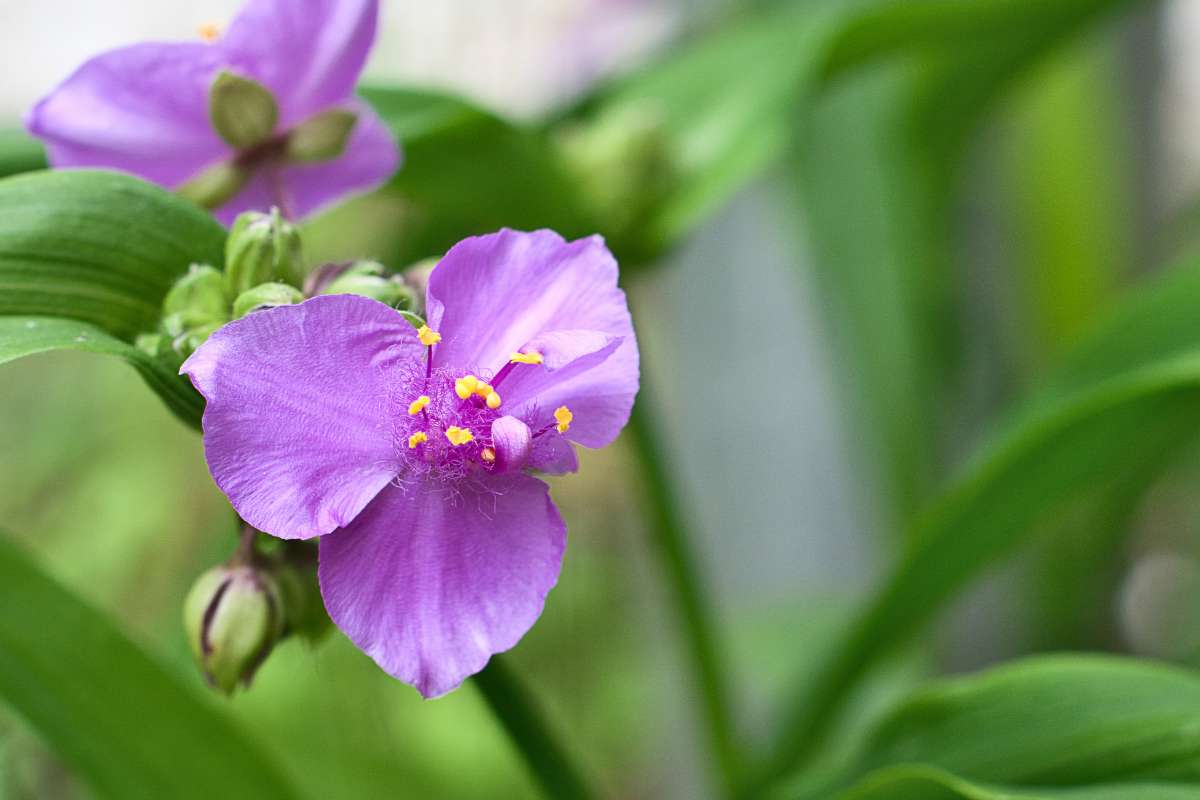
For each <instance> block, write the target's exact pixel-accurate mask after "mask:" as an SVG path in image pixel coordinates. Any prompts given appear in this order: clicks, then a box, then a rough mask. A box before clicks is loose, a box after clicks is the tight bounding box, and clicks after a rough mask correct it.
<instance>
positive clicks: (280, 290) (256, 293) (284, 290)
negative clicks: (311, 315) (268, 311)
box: [233, 283, 304, 319]
mask: <svg viewBox="0 0 1200 800" xmlns="http://www.w3.org/2000/svg"><path fill="white" fill-rule="evenodd" d="M302 302H304V295H303V294H302V293H301V292H300V290H299V289H297V288H296V287H295V286H292V285H291V284H287V283H263V284H260V285H258V286H255V287H254V288H252V289H247V290H246V291H244V292H242V293H241V294H239V295H238V298H237V300H234V301H233V318H234V319H241V318H242V317H244V316H246V315H247V314H249V313H251V312H253V311H262V310H263V309H264V308H274V307H275V306H291V305H295V304H296V303H302Z"/></svg>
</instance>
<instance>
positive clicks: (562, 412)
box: [554, 406, 575, 433]
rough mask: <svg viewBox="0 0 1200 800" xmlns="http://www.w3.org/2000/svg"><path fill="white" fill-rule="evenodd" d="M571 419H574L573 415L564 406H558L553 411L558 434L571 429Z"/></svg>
mask: <svg viewBox="0 0 1200 800" xmlns="http://www.w3.org/2000/svg"><path fill="white" fill-rule="evenodd" d="M573 419H575V415H574V414H572V413H571V409H569V408H567V407H566V406H559V407H558V408H556V409H554V421H555V422H557V423H558V426H557V427H558V432H559V433H566V432H567V429H568V428H570V427H571V420H573Z"/></svg>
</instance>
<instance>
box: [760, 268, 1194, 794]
mask: <svg viewBox="0 0 1200 800" xmlns="http://www.w3.org/2000/svg"><path fill="white" fill-rule="evenodd" d="M1198 304H1200V265H1197V264H1193V265H1191V266H1189V267H1188V268H1186V269H1180V270H1178V271H1175V272H1173V273H1171V274H1170V275H1169V276H1168V278H1167V279H1166V280H1164V281H1161V282H1160V283H1158V284H1157V285H1156V286H1153V287H1151V288H1150V289H1149V290H1148V291H1144V292H1141V293H1138V294H1137V295H1136V296H1134V297H1133V298H1132V299H1131V300H1130V301H1129V302H1128V303H1127V304H1126V305H1125V306H1124V307H1123V308H1122V309H1121V311H1120V312H1119V313H1117V314H1115V315H1114V316H1113V318H1111V319H1110V320H1109V321H1108V323H1107V324H1105V325H1103V326H1102V327H1101V328H1100V329H1098V330H1097V331H1095V332H1094V334H1093V336H1091V337H1090V339H1089V340H1088V341H1087V343H1085V344H1084V345H1083V346H1082V347H1081V348H1080V349H1079V350H1078V351H1077V352H1076V353H1075V354H1074V356H1073V357H1072V358H1071V359H1070V360H1069V361H1068V362H1067V363H1066V364H1065V365H1064V366H1063V368H1062V369H1061V370H1060V371H1059V372H1058V374H1057V375H1056V376H1055V377H1054V378H1053V379H1052V380H1050V381H1048V382H1047V384H1046V385H1045V386H1044V388H1043V389H1042V391H1040V392H1038V393H1037V394H1035V395H1034V396H1033V397H1031V398H1030V400H1029V402H1028V403H1027V404H1026V405H1025V407H1024V408H1023V409H1022V410H1021V411H1020V412H1019V413H1018V414H1016V415H1015V417H1014V419H1013V420H1012V421H1011V423H1010V424H1009V425H1008V426H1007V427H1006V428H1005V429H1004V431H1003V432H1002V434H1001V435H999V436H997V437H996V438H995V439H994V440H993V442H992V444H991V446H989V447H986V448H984V450H983V451H982V452H981V453H980V454H979V456H978V457H977V458H976V459H975V460H974V462H973V463H972V464H971V465H969V466H968V468H967V469H966V470H965V471H964V474H963V475H962V477H961V478H960V479H959V480H957V481H956V482H955V483H954V484H953V485H952V486H951V488H950V489H949V491H947V492H946V493H945V495H944V496H943V497H942V498H941V499H940V500H939V501H938V502H937V503H935V504H934V505H933V506H932V507H930V508H929V509H928V510H927V512H926V513H924V514H923V515H922V516H921V517H920V518H919V519H918V521H917V523H916V525H915V527H914V531H913V536H912V538H911V545H910V547H909V548H908V551H907V552H906V553H905V555H904V557H903V558H902V559H901V560H900V563H899V564H898V565H897V566H896V568H895V569H894V570H893V572H892V573H891V575H890V576H889V577H888V578H887V580H886V581H885V582H884V584H883V586H882V587H881V588H880V589H879V590H878V591H877V592H876V593H875V594H874V595H873V596H872V598H871V600H870V602H869V603H868V605H867V607H866V609H865V611H864V612H863V614H862V616H861V617H860V619H859V621H858V623H857V624H856V625H854V626H853V627H851V628H850V629H849V630H848V631H847V634H846V638H845V640H844V641H843V642H842V643H841V645H840V646H839V647H838V648H837V649H836V650H835V651H834V652H833V653H832V654H831V655H830V658H829V661H828V663H827V665H826V667H825V669H824V670H822V671H821V672H820V674H819V677H818V678H817V679H815V680H813V681H812V682H810V683H808V684H807V685H806V686H805V687H804V688H803V690H802V691H801V692H800V694H798V696H797V697H796V699H795V701H794V704H793V707H792V711H791V717H790V722H789V724H788V725H787V727H786V728H785V730H787V731H789V733H788V735H787V737H786V738H785V739H784V740H783V741H782V743H781V745H780V747H779V750H778V752H777V753H776V755H775V759H776V760H775V762H774V764H773V770H775V771H777V772H776V774H781V773H782V772H783V771H786V770H787V769H788V767H789V766H790V765H791V764H793V763H795V762H796V760H798V759H799V758H800V757H801V756H803V755H805V754H807V753H808V751H809V750H810V748H811V747H813V746H814V745H815V744H816V743H817V742H818V741H819V737H820V736H821V732H822V731H823V730H824V729H825V727H826V726H827V725H828V724H829V723H830V722H831V721H832V719H833V717H834V715H835V713H836V710H837V708H838V706H839V704H840V702H841V699H842V698H843V696H844V695H845V694H846V693H847V692H849V691H850V689H851V688H852V687H853V685H854V683H855V682H856V681H857V680H858V678H859V677H860V676H861V675H862V674H863V673H864V672H865V671H866V670H867V669H869V668H870V667H871V666H873V665H874V664H875V663H877V662H878V661H879V659H880V658H882V657H883V656H884V655H885V654H887V653H888V652H889V651H891V650H892V649H893V648H895V647H896V646H897V645H899V644H901V643H903V642H905V641H907V640H908V639H909V638H910V637H911V636H913V635H914V634H915V633H917V632H918V631H919V630H921V629H922V628H923V627H924V626H925V625H926V624H928V622H929V621H930V620H931V619H932V618H933V616H934V614H935V613H936V612H937V611H938V609H939V608H941V606H942V605H943V604H944V603H945V601H946V600H947V599H949V598H950V597H952V596H953V595H954V593H955V592H956V591H957V590H958V589H960V588H961V587H962V586H964V585H965V584H966V583H967V582H968V581H969V580H970V579H971V578H973V577H974V576H976V575H978V574H979V573H980V572H981V571H982V570H983V569H985V568H986V567H988V566H990V565H992V564H995V563H996V562H997V561H999V560H1000V559H1001V558H1003V557H1004V556H1006V555H1007V554H1009V553H1011V552H1012V550H1013V549H1014V548H1015V547H1016V546H1017V545H1018V544H1020V543H1021V541H1022V540H1023V539H1024V538H1025V537H1026V536H1027V535H1028V534H1030V533H1031V532H1033V531H1035V530H1037V527H1036V523H1037V522H1039V521H1040V520H1044V519H1047V518H1050V517H1052V515H1054V514H1055V513H1056V512H1058V511H1059V510H1060V509H1061V508H1063V507H1064V506H1066V505H1069V504H1070V503H1071V502H1072V501H1073V500H1075V499H1077V498H1079V497H1082V496H1086V494H1087V493H1100V494H1103V493H1104V492H1105V491H1106V490H1107V487H1110V486H1113V485H1117V484H1120V483H1122V482H1124V481H1128V480H1130V479H1131V478H1132V477H1134V476H1139V475H1141V476H1149V475H1153V474H1155V473H1156V472H1159V471H1161V470H1162V469H1163V468H1164V467H1165V466H1166V464H1167V463H1169V460H1170V458H1171V456H1172V455H1174V454H1175V453H1176V452H1177V450H1178V448H1180V447H1181V446H1183V445H1185V444H1187V443H1188V441H1189V440H1191V437H1192V436H1194V434H1195V433H1196V431H1197V430H1198V429H1200V317H1198V315H1196V314H1195V313H1194V309H1195V308H1196V307H1197V306H1198Z"/></svg>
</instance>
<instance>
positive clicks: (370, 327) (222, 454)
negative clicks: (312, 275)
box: [180, 295, 423, 539]
mask: <svg viewBox="0 0 1200 800" xmlns="http://www.w3.org/2000/svg"><path fill="white" fill-rule="evenodd" d="M422 352H423V348H422V347H421V345H420V343H419V342H418V340H417V337H416V333H415V332H414V331H413V329H412V326H411V325H409V324H408V323H407V322H405V320H404V318H403V317H401V316H400V315H399V314H397V313H396V312H395V311H393V310H392V309H391V308H388V307H387V306H386V305H384V304H383V303H379V302H377V301H375V300H370V299H368V298H365V297H358V296H355V295H329V296H322V297H315V298H313V299H311V300H307V301H305V302H303V303H300V304H299V305H294V306H280V307H277V308H272V309H266V310H263V311H256V312H254V313H252V314H250V315H249V316H247V317H244V318H242V319H240V320H238V321H236V322H232V323H230V324H228V325H226V326H225V327H223V328H221V329H220V330H218V331H217V332H216V333H214V334H213V335H212V336H211V337H209V339H208V341H207V342H205V343H204V344H203V345H201V346H200V348H199V349H198V350H197V351H196V352H195V353H194V354H193V355H192V356H191V358H189V359H188V360H187V361H186V362H184V364H183V367H182V369H181V370H180V371H181V372H183V373H186V374H187V375H189V376H191V379H192V383H193V384H195V386H196V388H197V389H198V390H200V393H201V394H203V395H204V397H205V399H206V400H207V401H208V405H207V406H206V407H205V410H204V453H205V456H206V458H207V459H208V468H209V471H210V472H212V475H213V479H214V480H215V481H216V482H217V486H219V487H220V488H221V491H223V492H225V494H226V495H227V496H228V497H229V501H230V502H231V503H232V504H233V507H234V508H236V509H237V511H238V513H239V514H240V515H241V516H242V519H244V520H246V521H247V522H249V523H250V524H251V525H253V526H254V527H256V528H258V529H259V530H262V531H265V532H267V533H270V534H273V535H275V536H279V537H281V538H284V539H303V538H308V537H312V536H317V535H320V534H323V533H328V532H330V531H332V530H333V529H335V528H337V527H340V526H344V525H348V524H349V523H350V522H351V521H352V520H353V519H354V518H355V516H356V515H357V514H358V513H359V512H360V511H362V509H363V508H364V507H365V506H366V505H367V503H369V502H370V501H371V499H372V498H373V497H374V496H375V495H376V494H378V492H379V490H380V489H382V488H383V487H384V486H386V485H387V484H388V482H389V481H390V480H392V478H393V477H394V476H395V475H396V472H397V456H396V449H395V447H394V444H393V441H392V433H391V426H390V422H389V420H390V415H389V409H390V403H391V402H392V400H391V398H390V397H389V387H388V373H389V370H390V369H391V368H392V367H394V366H395V365H396V364H397V362H400V361H402V360H405V359H410V358H420V357H421V354H422Z"/></svg>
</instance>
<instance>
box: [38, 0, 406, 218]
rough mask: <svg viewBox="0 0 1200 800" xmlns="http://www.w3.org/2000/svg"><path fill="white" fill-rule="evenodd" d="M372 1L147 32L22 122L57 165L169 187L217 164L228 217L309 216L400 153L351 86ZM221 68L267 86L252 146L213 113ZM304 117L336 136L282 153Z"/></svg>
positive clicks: (312, 1)
mask: <svg viewBox="0 0 1200 800" xmlns="http://www.w3.org/2000/svg"><path fill="white" fill-rule="evenodd" d="M378 6H379V4H378V0H249V2H247V4H246V5H245V7H244V8H243V9H242V12H241V14H240V15H239V16H238V17H237V18H236V19H235V20H234V22H233V23H232V24H231V25H230V26H229V28H228V30H227V31H226V32H225V33H224V35H223V36H220V37H218V38H214V39H213V41H211V42H208V43H205V42H200V41H197V42H194V43H168V44H161V43H144V44H136V45H132V46H130V47H123V48H120V49H117V50H113V51H110V52H108V53H104V54H102V55H99V56H96V57H95V58H93V59H91V60H90V61H88V62H87V63H85V64H84V65H83V66H81V67H80V68H79V69H78V70H76V71H75V73H74V74H73V75H71V77H69V78H67V80H66V81H64V82H63V83H62V85H60V86H59V87H58V88H57V89H55V90H54V91H53V92H52V93H51V94H50V95H48V96H47V97H45V98H43V99H42V100H41V101H40V102H38V103H37V105H35V106H34V108H33V109H32V110H31V111H30V113H29V115H28V117H27V119H26V124H27V126H28V127H29V130H30V131H31V132H32V133H33V134H34V135H35V136H38V137H39V138H41V139H42V140H44V141H45V143H46V147H47V152H48V154H49V158H50V162H51V163H52V164H53V165H54V166H56V167H109V168H114V169H120V170H124V171H126V172H131V173H133V174H134V175H138V176H140V177H143V178H145V179H147V180H150V181H153V182H155V183H159V184H162V185H163V186H166V187H168V188H172V189H180V188H181V187H185V186H192V187H196V186H197V185H199V181H200V179H202V178H206V179H207V180H208V183H212V180H213V179H215V178H218V177H220V176H224V177H223V178H221V181H220V186H221V188H219V189H216V190H213V188H212V187H211V186H208V188H207V189H206V190H205V191H207V192H208V194H207V195H206V197H208V198H209V199H211V201H212V202H209V203H207V204H208V205H210V207H217V206H219V211H218V212H217V216H218V218H219V219H221V220H222V221H223V222H225V223H227V224H228V223H229V222H230V221H231V220H232V219H233V218H234V217H236V216H237V214H238V213H240V212H242V211H246V210H263V211H265V210H267V209H269V208H270V207H271V206H272V205H276V206H280V207H281V208H283V209H285V211H286V212H287V213H288V214H289V215H291V216H297V217H302V216H306V215H308V214H310V213H312V212H314V211H316V210H318V209H320V208H321V207H323V206H325V205H327V204H328V203H330V202H332V201H333V200H336V199H337V198H339V197H342V196H344V195H346V194H349V193H352V192H361V191H366V190H368V189H371V188H374V187H375V186H378V185H379V184H381V183H383V182H384V181H386V180H387V179H388V178H389V177H391V175H392V174H393V173H394V172H395V171H396V168H397V166H398V165H399V160H400V153H399V150H398V148H397V146H396V143H395V141H394V140H393V139H392V136H391V134H390V133H389V131H388V129H387V128H386V126H385V125H384V124H383V122H382V120H380V119H379V117H378V116H377V115H376V114H375V113H374V112H373V111H372V110H371V109H370V108H369V107H368V106H367V105H366V104H364V103H363V102H362V101H360V100H358V99H357V98H356V97H355V95H354V87H355V83H356V82H357V80H358V75H359V73H360V72H361V71H362V68H363V63H364V62H365V61H366V57H367V53H368V51H369V50H370V48H371V44H372V42H373V41H374V39H375V26H376V22H377V18H378V15H379V7H378ZM222 73H231V74H232V76H236V77H240V78H248V79H251V80H253V81H257V82H258V83H259V84H261V85H262V86H264V87H266V88H267V89H269V90H270V93H271V95H273V98H274V106H275V112H276V114H275V116H274V117H272V119H273V121H274V124H273V125H272V124H271V122H270V121H268V122H267V123H266V125H267V127H266V129H265V133H266V136H265V137H264V138H263V139H262V140H261V141H256V142H255V144H254V146H245V147H241V148H239V147H235V146H233V145H231V144H230V143H229V137H228V136H224V137H223V136H222V135H221V134H218V132H217V130H216V128H215V127H214V122H213V118H212V116H211V115H210V107H209V106H210V91H211V89H212V87H213V83H214V80H215V79H216V78H217V76H218V75H221V74H222ZM268 102H269V101H268ZM334 112H349V114H345V113H343V114H340V115H339V114H337V113H334ZM350 114H352V115H353V117H351V116H350ZM234 118H235V121H236V115H234ZM339 119H340V120H341V121H342V124H343V125H345V124H352V125H353V127H352V128H350V132H349V135H348V138H345V136H344V133H345V131H344V128H342V129H341V133H342V134H343V135H341V136H339V135H338V133H337V131H336V130H334V131H331V130H330V128H329V125H331V124H334V123H336V122H337V121H338V120H339ZM306 122H309V123H312V124H310V126H309V127H308V128H307V129H305V130H307V131H308V132H310V133H321V135H323V136H325V137H330V136H332V137H334V138H335V139H336V140H337V141H339V142H341V143H342V144H343V147H341V148H334V152H333V153H332V154H326V157H325V158H324V159H322V158H321V157H320V156H319V155H317V156H314V155H312V154H310V156H311V157H309V158H296V157H292V156H291V155H289V153H288V142H289V134H292V133H293V132H294V131H295V130H296V129H297V127H298V126H300V125H302V124H303V123H306ZM320 122H324V123H327V124H326V125H324V126H321V125H320V124H319V123H320ZM335 127H336V126H335ZM293 141H294V140H293ZM308 141H311V140H308ZM339 150H340V154H339V152H338V151H339ZM231 167H235V168H236V170H232V169H230V168H231ZM206 185H207V184H206Z"/></svg>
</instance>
